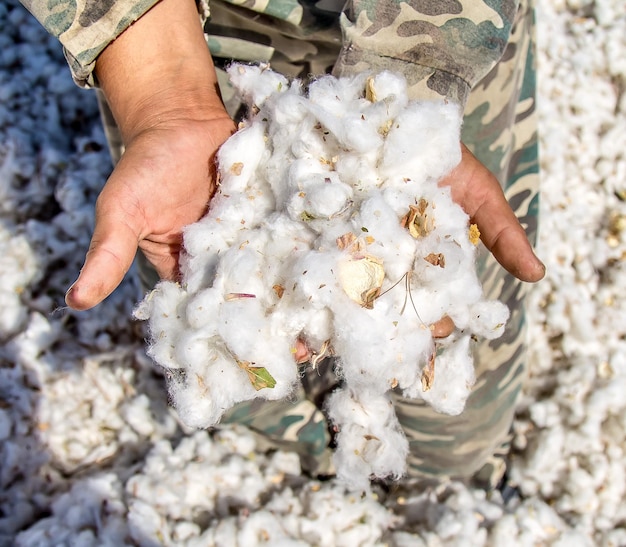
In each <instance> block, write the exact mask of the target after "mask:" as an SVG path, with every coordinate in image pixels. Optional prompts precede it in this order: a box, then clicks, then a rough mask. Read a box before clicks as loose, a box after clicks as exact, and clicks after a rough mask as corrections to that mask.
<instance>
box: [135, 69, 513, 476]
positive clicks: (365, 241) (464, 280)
mask: <svg viewBox="0 0 626 547" xmlns="http://www.w3.org/2000/svg"><path fill="white" fill-rule="evenodd" d="M229 76H230V78H231V81H232V83H233V85H234V86H235V88H236V89H237V90H238V91H239V93H240V94H241V96H242V98H243V100H244V101H245V102H246V103H247V106H248V108H249V111H250V115H249V117H248V119H247V120H246V121H245V122H242V124H241V125H240V128H239V131H237V133H235V134H234V135H233V136H232V137H231V138H230V139H229V140H228V141H227V142H226V143H225V144H224V145H223V146H222V147H221V149H220V151H219V154H218V166H219V174H220V184H219V188H218V191H217V193H216V195H215V196H214V198H213V200H212V202H211V205H210V210H209V211H208V213H207V215H206V216H205V217H204V218H203V219H201V220H200V221H199V222H197V223H195V224H193V225H191V226H188V227H187V228H186V230H185V234H184V247H185V254H184V256H183V257H182V259H181V272H182V281H181V283H173V282H167V281H163V282H161V283H159V285H158V286H157V287H156V288H155V289H154V291H152V293H150V294H149V295H148V296H147V297H146V299H145V300H144V301H143V302H142V303H141V304H140V306H139V307H138V308H137V310H136V316H137V317H139V318H142V319H149V330H150V343H149V349H148V351H149V354H150V356H151V357H152V358H153V359H154V360H155V361H156V362H157V363H158V364H159V365H161V366H163V367H165V368H167V369H170V371H171V374H168V376H169V377H170V386H169V388H170V394H171V397H172V400H173V402H174V404H175V406H176V408H177V410H178V412H179V414H180V417H181V419H182V420H183V421H184V422H185V423H187V424H188V425H189V426H193V427H209V426H212V425H214V424H216V423H217V422H218V421H219V420H220V418H221V416H222V415H223V413H224V412H225V411H226V410H228V409H230V408H231V407H232V406H233V405H235V404H236V403H238V402H241V401H245V400H250V399H253V398H256V397H261V398H264V399H268V400H276V399H281V398H285V397H287V396H289V395H290V393H292V391H293V389H294V387H295V386H296V384H297V383H298V382H299V367H298V365H297V364H296V362H295V358H294V356H295V352H296V344H297V341H298V340H300V341H302V342H303V343H305V344H306V345H307V347H308V348H310V350H311V352H312V353H315V354H318V355H319V354H323V353H332V354H334V355H335V356H336V357H337V363H338V369H337V370H338V372H339V374H340V376H341V379H342V387H341V388H340V389H339V390H338V391H336V392H335V393H333V395H332V396H331V397H330V400H329V401H328V405H327V409H326V410H327V412H328V415H329V418H330V420H331V421H332V422H333V423H334V425H335V426H336V428H337V430H338V437H337V443H338V448H337V451H336V460H335V465H336V467H337V473H338V476H339V477H340V478H343V479H345V480H346V481H347V482H348V484H350V485H351V486H353V487H356V488H366V487H367V486H366V485H367V481H368V479H369V478H370V477H372V476H375V477H387V476H396V477H397V476H400V475H402V474H403V473H404V470H405V465H406V455H407V453H408V443H407V440H406V438H405V436H404V434H403V432H402V430H401V428H400V426H399V423H398V420H397V418H396V415H395V412H394V409H393V404H392V402H391V399H390V396H389V392H390V390H396V391H397V392H398V393H401V394H402V395H403V396H405V397H410V398H420V399H423V400H425V401H427V402H428V403H429V404H431V405H432V406H433V408H434V409H435V410H437V411H440V412H444V413H449V414H458V413H460V412H461V411H462V410H463V407H464V405H465V401H466V399H467V397H468V395H469V391H470V389H471V386H472V384H473V383H474V368H473V361H472V357H471V354H470V348H469V342H470V337H471V336H472V335H474V336H485V337H488V338H496V337H498V336H500V334H501V333H502V332H503V328H504V323H505V322H506V320H507V318H508V310H507V309H506V307H505V306H504V305H502V304H500V303H499V302H487V301H485V300H484V298H483V297H482V289H481V286H480V283H479V282H478V279H477V277H476V273H475V266H474V256H475V246H476V243H477V241H478V237H479V234H478V233H477V229H476V227H475V226H470V224H469V222H468V217H467V215H466V214H465V213H464V212H463V211H462V210H461V208H460V207H459V206H458V205H456V204H455V203H454V202H453V201H452V199H451V197H450V191H449V189H448V188H440V187H438V186H437V181H438V180H440V179H441V178H442V177H443V176H444V175H446V174H447V173H448V172H450V171H451V170H452V168H453V167H455V166H456V164H457V163H458V162H459V161H460V149H459V131H460V124H461V117H460V114H459V113H458V109H457V107H455V106H453V105H447V104H444V103H420V102H414V101H409V100H408V98H407V92H406V82H405V81H404V79H403V78H402V77H400V76H398V75H395V74H392V73H389V72H383V73H380V74H378V75H376V76H372V77H368V76H365V75H364V76H359V77H356V78H345V79H344V78H341V79H337V78H334V77H331V76H324V77H321V78H320V79H318V80H316V81H314V82H313V83H311V84H310V86H309V88H308V90H307V91H304V90H303V88H302V86H301V84H300V82H298V81H293V82H289V81H288V80H287V79H285V78H284V77H283V76H281V75H279V74H277V73H275V72H273V71H271V70H269V68H267V67H263V66H261V67H259V66H242V65H233V66H231V68H230V69H229ZM441 320H444V321H448V322H449V324H450V325H452V323H453V324H454V325H453V326H454V329H453V330H454V332H453V333H452V334H450V335H449V336H447V337H446V338H445V339H438V340H435V339H434V338H433V332H432V329H431V328H430V326H431V325H433V324H435V323H436V322H438V321H441Z"/></svg>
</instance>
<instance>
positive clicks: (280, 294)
mask: <svg viewBox="0 0 626 547" xmlns="http://www.w3.org/2000/svg"><path fill="white" fill-rule="evenodd" d="M272 289H274V292H275V293H276V296H278V298H282V297H283V294H284V293H285V287H283V286H282V285H278V284H276V285H274V286H273V287H272Z"/></svg>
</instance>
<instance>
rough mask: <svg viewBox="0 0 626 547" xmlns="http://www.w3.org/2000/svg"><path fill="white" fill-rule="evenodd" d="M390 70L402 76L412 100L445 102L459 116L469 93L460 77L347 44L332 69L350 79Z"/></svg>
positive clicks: (466, 84) (467, 86) (336, 73)
mask: <svg viewBox="0 0 626 547" xmlns="http://www.w3.org/2000/svg"><path fill="white" fill-rule="evenodd" d="M384 70H390V71H393V72H398V73H400V74H402V75H403V76H404V77H405V78H406V81H407V87H408V95H409V98H411V99H417V100H423V101H442V100H443V101H445V102H450V103H454V104H457V105H458V107H459V109H460V110H461V112H462V111H463V110H464V108H465V104H466V103H467V98H468V96H469V93H470V85H469V84H468V83H467V82H466V81H465V80H463V79H462V78H460V77H459V76H457V75H455V74H452V73H450V72H446V71H443V70H439V69H436V68H432V67H428V66H423V65H420V64H416V63H415V62H410V61H405V60H403V59H396V58H393V57H385V56H381V55H380V54H377V53H373V52H371V51H367V50H363V49H361V48H359V47H358V46H356V45H354V44H347V45H345V46H344V47H343V49H342V50H341V53H340V54H339V57H338V58H337V62H336V63H335V66H334V68H333V75H335V76H353V75H356V74H362V73H363V72H372V73H378V72H382V71H384Z"/></svg>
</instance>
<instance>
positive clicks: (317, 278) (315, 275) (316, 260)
mask: <svg viewBox="0 0 626 547" xmlns="http://www.w3.org/2000/svg"><path fill="white" fill-rule="evenodd" d="M342 258H343V255H342V253H340V252H339V251H332V252H331V251H328V252H326V253H322V252H314V251H311V252H309V253H307V254H306V255H304V256H303V257H302V258H300V259H299V260H297V261H296V262H295V264H294V265H293V267H292V268H290V275H289V277H290V278H291V279H294V282H295V285H294V288H293V291H294V295H295V296H296V298H298V299H300V301H301V302H303V303H306V302H308V306H311V307H312V308H313V309H321V308H330V307H331V306H332V305H333V303H338V302H342V301H343V302H346V301H347V297H346V296H345V294H344V292H343V291H342V290H341V289H340V287H339V283H338V279H337V274H338V268H337V264H338V262H339V261H340V260H341V259H342Z"/></svg>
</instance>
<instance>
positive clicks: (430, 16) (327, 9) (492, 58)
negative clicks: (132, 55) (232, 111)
mask: <svg viewBox="0 0 626 547" xmlns="http://www.w3.org/2000/svg"><path fill="white" fill-rule="evenodd" d="M157 1H158V0H106V1H104V2H95V1H94V0H58V1H56V2H51V1H48V2H35V1H34V0H22V2H23V4H24V5H25V6H26V8H27V9H28V10H29V11H30V12H31V13H32V14H33V15H34V16H35V17H36V18H37V19H38V20H39V21H40V22H41V23H42V24H43V26H44V27H45V28H46V29H47V30H48V31H49V32H50V33H51V34H53V35H54V36H56V37H57V38H58V39H59V40H60V42H61V43H62V44H63V46H64V49H65V53H66V58H67V60H68V63H69V65H70V68H71V70H72V74H73V76H74V79H75V81H76V82H77V83H78V84H79V85H81V86H83V87H89V86H93V85H95V82H94V79H93V75H92V73H93V68H94V66H95V61H96V58H97V57H98V55H99V54H100V52H101V51H102V50H103V49H104V48H105V47H106V46H107V45H108V44H109V43H110V42H111V41H112V40H114V39H115V38H116V37H117V36H118V35H119V34H121V33H122V32H123V31H124V30H125V29H126V28H127V27H128V26H129V25H131V24H132V23H133V22H134V21H136V20H137V19H138V18H139V17H141V15H143V14H144V13H146V12H147V11H148V10H149V9H150V8H151V7H152V6H153V5H154V4H155V3H156V2H157ZM518 4H519V2H518V1H516V0H348V2H347V3H345V4H344V2H343V1H342V0H211V3H210V5H208V0H201V1H200V2H199V3H198V6H199V13H200V17H201V19H202V21H203V24H205V32H206V33H207V39H208V43H209V47H210V48H211V51H212V53H213V54H214V55H216V56H218V57H219V56H221V57H222V58H227V57H230V59H239V60H244V61H245V60H247V61H252V60H259V61H263V60H272V63H273V62H274V61H273V58H272V55H273V54H274V53H275V52H276V51H277V50H278V51H280V50H281V48H282V49H283V50H284V49H286V50H287V53H286V54H285V53H283V57H293V55H291V53H290V51H295V49H296V48H293V47H292V46H289V43H290V42H292V41H293V40H294V39H298V40H299V42H298V43H299V46H298V47H299V48H300V49H301V50H306V49H307V47H308V43H309V42H307V41H308V40H313V41H315V40H318V43H319V44H322V46H320V47H317V48H314V50H313V51H312V52H310V53H312V56H313V57H314V56H315V55H316V53H319V51H331V52H332V54H333V55H334V72H335V74H337V75H347V74H352V73H355V72H360V71H363V70H374V71H376V70H382V69H390V70H395V71H398V72H402V73H403V74H404V75H405V76H406V77H407V80H408V81H409V84H410V86H411V90H412V95H413V96H414V97H421V98H426V97H429V98H430V97H432V96H438V97H442V96H443V97H445V98H447V99H449V100H452V101H454V102H457V103H459V104H460V105H464V104H465V102H466V100H467V96H468V93H469V91H470V90H471V88H472V86H473V85H474V84H476V83H477V82H478V81H479V80H480V79H481V78H482V77H483V76H484V75H485V74H487V73H488V72H489V70H490V69H491V68H492V67H493V66H494V65H495V64H496V63H497V62H498V60H499V59H500V57H501V55H502V52H503V51H504V48H505V46H506V44H507V41H508V37H509V34H510V32H511V28H512V26H513V24H514V21H515V17H516V14H517V12H518V7H519V6H518ZM214 11H215V12H216V14H217V16H216V17H217V21H215V20H214V14H213V12H214ZM252 16H253V17H252ZM246 20H248V21H254V24H255V25H256V27H255V28H254V29H243V28H242V21H246ZM259 21H261V24H262V23H263V21H265V23H266V24H265V28H266V29H271V33H270V34H271V35H268V33H267V32H265V31H264V30H261V31H259V26H258V25H259ZM305 42H306V43H305ZM285 44H287V46H285ZM323 44H326V46H328V45H329V44H330V45H332V44H336V47H335V49H333V48H332V47H330V48H329V47H325V46H323ZM283 46H285V47H283ZM229 50H232V52H231V54H230V55H229V54H228V51H229ZM280 68H281V67H280V66H278V67H277V70H280Z"/></svg>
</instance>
